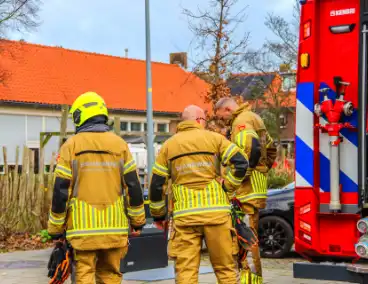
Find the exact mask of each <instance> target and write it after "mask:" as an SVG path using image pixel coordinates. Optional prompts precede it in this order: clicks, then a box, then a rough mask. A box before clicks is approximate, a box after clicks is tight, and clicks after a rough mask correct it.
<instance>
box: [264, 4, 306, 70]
mask: <svg viewBox="0 0 368 284" xmlns="http://www.w3.org/2000/svg"><path fill="white" fill-rule="evenodd" d="M299 23H300V3H299V1H298V0H295V2H294V7H293V17H292V19H291V21H287V20H285V19H284V18H283V17H281V16H279V15H275V14H273V13H271V14H268V15H267V17H266V20H265V25H266V27H267V28H269V30H270V31H272V32H273V34H274V35H275V36H276V37H277V40H266V43H265V44H264V46H263V49H265V50H268V51H269V52H270V54H272V55H274V56H276V59H278V61H279V62H281V63H284V64H289V65H290V66H291V67H292V68H294V67H296V63H297V56H298V39H299Z"/></svg>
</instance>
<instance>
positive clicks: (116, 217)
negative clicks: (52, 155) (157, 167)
mask: <svg viewBox="0 0 368 284" xmlns="http://www.w3.org/2000/svg"><path fill="white" fill-rule="evenodd" d="M91 130H92V131H93V127H92V128H91ZM145 222H146V220H145V211H144V204H143V194H142V189H141V185H140V183H139V179H138V175H137V171H136V164H135V161H134V159H133V157H132V155H131V153H130V151H129V148H128V145H127V143H126V142H125V141H124V140H123V139H121V138H120V137H119V136H117V135H115V134H113V133H111V132H81V133H78V134H77V135H75V136H73V137H71V138H69V139H68V140H67V142H66V143H65V144H64V145H63V146H62V147H61V148H60V158H59V160H58V163H57V166H56V169H55V184H54V193H53V200H52V208H51V210H50V217H49V223H48V231H49V233H50V234H60V233H63V231H64V230H65V231H66V235H67V239H68V240H69V241H70V243H71V245H72V246H73V247H74V248H75V249H79V250H94V249H108V248H116V247H122V246H125V245H126V239H127V237H123V236H127V234H128V232H129V227H130V226H131V227H134V228H141V227H143V226H144V225H145Z"/></svg>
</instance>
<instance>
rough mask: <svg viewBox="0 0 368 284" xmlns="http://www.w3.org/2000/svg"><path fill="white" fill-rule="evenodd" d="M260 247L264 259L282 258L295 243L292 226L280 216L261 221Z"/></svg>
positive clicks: (268, 217)
mask: <svg viewBox="0 0 368 284" xmlns="http://www.w3.org/2000/svg"><path fill="white" fill-rule="evenodd" d="M258 238H259V247H260V252H261V256H262V257H266V258H282V257H284V256H285V255H286V254H287V253H288V252H290V249H291V247H292V245H293V243H294V232H293V228H292V227H291V226H290V224H289V223H288V222H287V221H285V220H284V219H282V218H280V217H278V216H266V217H263V218H261V219H260V220H259V229H258Z"/></svg>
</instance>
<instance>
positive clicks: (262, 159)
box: [215, 98, 276, 284]
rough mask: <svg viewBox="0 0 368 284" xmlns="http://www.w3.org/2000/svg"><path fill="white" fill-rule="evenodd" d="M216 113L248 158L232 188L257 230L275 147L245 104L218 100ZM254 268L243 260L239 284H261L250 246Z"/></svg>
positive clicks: (258, 264)
mask: <svg viewBox="0 0 368 284" xmlns="http://www.w3.org/2000/svg"><path fill="white" fill-rule="evenodd" d="M215 109H216V115H217V117H218V118H220V119H223V120H225V121H226V122H227V123H228V125H229V126H230V139H231V141H232V142H234V143H236V144H237V145H238V146H239V147H240V148H241V149H243V150H244V151H245V153H246V154H247V155H248V157H249V167H248V169H247V174H246V177H245V179H244V181H243V183H242V185H241V187H239V188H238V190H237V191H236V197H237V198H238V200H239V201H240V202H241V203H242V210H243V213H245V214H246V215H248V218H249V226H250V227H252V228H253V229H254V230H255V231H256V232H258V221H259V210H260V209H263V208H265V207H266V201H267V172H268V171H269V170H270V169H271V167H272V165H273V162H274V160H275V158H276V147H275V145H274V142H273V139H272V138H271V136H270V135H269V133H268V131H267V129H266V127H265V125H264V122H263V120H262V119H261V117H260V116H259V115H257V114H256V113H254V112H252V111H251V106H250V105H249V103H244V104H243V105H241V106H240V107H239V106H238V104H237V103H236V102H235V100H234V99H232V98H222V99H220V100H219V101H218V102H217V104H216V106H215ZM252 260H253V266H254V269H253V271H251V269H250V266H249V264H248V262H247V260H245V261H244V262H243V263H242V267H243V269H242V273H241V277H242V281H243V282H242V283H247V284H248V283H257V284H258V283H262V281H263V278H262V265H261V258H260V254H259V247H258V246H255V247H254V248H253V249H252Z"/></svg>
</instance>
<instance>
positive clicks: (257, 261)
mask: <svg viewBox="0 0 368 284" xmlns="http://www.w3.org/2000/svg"><path fill="white" fill-rule="evenodd" d="M242 210H243V212H244V213H245V214H246V216H248V218H249V219H248V220H249V226H250V227H251V228H253V229H254V230H255V232H257V233H258V223H259V209H258V208H256V207H254V206H252V205H250V204H242ZM251 252H252V262H253V267H254V271H251V269H250V266H249V263H248V260H247V259H245V260H244V261H243V262H242V263H241V266H242V269H241V274H240V279H241V284H262V282H263V281H262V263H261V256H260V251H259V246H258V245H257V246H255V247H253V248H252V250H251Z"/></svg>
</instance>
